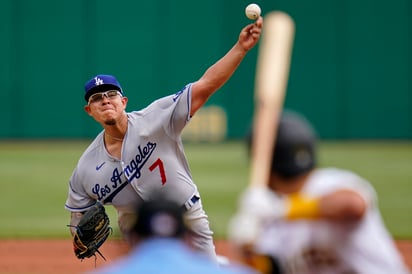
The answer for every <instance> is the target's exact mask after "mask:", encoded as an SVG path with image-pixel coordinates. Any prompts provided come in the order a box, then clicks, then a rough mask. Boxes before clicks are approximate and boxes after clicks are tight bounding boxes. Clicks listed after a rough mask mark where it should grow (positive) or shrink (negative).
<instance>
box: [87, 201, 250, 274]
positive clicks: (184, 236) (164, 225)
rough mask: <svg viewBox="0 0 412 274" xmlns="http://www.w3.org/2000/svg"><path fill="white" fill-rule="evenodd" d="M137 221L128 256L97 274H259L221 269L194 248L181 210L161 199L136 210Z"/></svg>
mask: <svg viewBox="0 0 412 274" xmlns="http://www.w3.org/2000/svg"><path fill="white" fill-rule="evenodd" d="M136 216H137V220H136V222H135V225H134V226H133V228H132V230H131V231H130V232H129V235H128V236H129V239H130V241H131V243H132V250H131V252H130V254H129V255H127V256H126V257H124V258H122V259H119V260H118V261H117V262H114V263H112V264H111V265H109V266H106V267H103V268H101V269H97V271H96V272H93V273H95V274H109V273H111V274H125V273H144V274H162V273H168V274H174V273H176V274H193V273H195V274H212V273H218V274H257V273H256V272H254V271H253V270H252V269H248V268H244V267H241V266H235V265H233V266H232V265H226V266H219V265H218V264H217V263H216V261H214V260H212V259H211V258H210V257H209V256H207V254H205V253H204V252H201V251H199V250H197V249H195V248H194V247H193V246H192V243H193V242H192V240H191V237H192V236H193V235H191V233H190V231H189V230H188V227H187V226H186V222H187V221H186V220H185V219H184V209H183V207H182V206H180V205H178V204H176V203H174V202H171V201H170V200H167V199H165V198H164V197H159V198H157V199H156V201H145V202H143V203H142V204H141V206H139V207H138V209H137V214H136Z"/></svg>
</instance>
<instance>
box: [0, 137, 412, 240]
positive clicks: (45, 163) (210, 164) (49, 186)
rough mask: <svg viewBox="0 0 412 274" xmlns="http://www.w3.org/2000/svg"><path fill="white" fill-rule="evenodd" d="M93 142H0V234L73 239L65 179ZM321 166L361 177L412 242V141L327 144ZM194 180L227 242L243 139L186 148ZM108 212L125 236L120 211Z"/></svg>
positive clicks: (243, 163)
mask: <svg viewBox="0 0 412 274" xmlns="http://www.w3.org/2000/svg"><path fill="white" fill-rule="evenodd" d="M87 145H88V142H83V141H67V142H63V141H55V142H54V141H47V142H46V141H37V142H5V141H4V142H0V176H1V187H0V191H1V197H2V198H1V199H0V216H1V222H0V237H1V238H29V237H30V238H37V237H42V238H62V237H69V235H68V228H67V227H66V224H67V223H68V221H69V213H68V212H67V211H66V210H65V209H64V203H65V200H66V195H67V182H68V179H69V177H70V175H71V172H72V170H73V168H74V166H75V165H76V163H77V160H78V158H79V157H80V155H81V153H82V152H83V150H84V149H85V148H86V147H87ZM319 148H320V151H319V162H320V165H321V166H329V165H333V166H337V167H341V168H348V169H351V170H354V171H356V172H358V173H360V174H361V175H362V176H363V177H365V178H366V179H368V180H369V181H370V182H372V184H373V186H374V187H375V189H376V191H377V193H378V196H379V206H380V208H381V212H382V215H383V217H384V221H385V223H386V225H387V227H388V229H389V230H390V232H391V233H392V234H393V235H394V236H395V237H396V238H408V239H412V230H411V229H410V228H411V227H412V215H411V214H410V212H411V211H412V199H411V196H412V185H411V182H412V142H323V143H321V145H320V147H319ZM186 154H187V157H188V159H189V162H190V167H191V170H192V174H193V178H194V180H195V182H196V184H197V185H198V187H199V190H200V192H201V195H202V201H203V205H204V207H205V209H206V211H207V213H208V215H209V217H210V223H211V227H212V229H213V230H214V231H215V236H216V237H217V238H224V237H225V235H226V226H227V222H228V219H229V217H230V216H231V215H232V214H233V213H234V211H235V208H236V203H237V197H238V195H239V193H240V192H241V191H242V190H243V188H244V187H245V186H246V185H247V181H248V176H249V173H248V172H249V171H248V161H247V155H246V150H245V147H244V145H243V143H241V142H226V143H219V144H192V143H189V144H186ZM108 212H109V215H110V218H111V220H112V224H113V226H114V228H115V235H119V233H118V229H117V223H116V214H115V211H114V209H113V208H112V207H108Z"/></svg>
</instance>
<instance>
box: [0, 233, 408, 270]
mask: <svg viewBox="0 0 412 274" xmlns="http://www.w3.org/2000/svg"><path fill="white" fill-rule="evenodd" d="M396 244H397V246H398V248H399V250H400V251H401V252H402V255H403V256H404V258H405V260H406V262H407V263H408V265H409V267H410V268H411V269H412V241H397V242H396ZM128 251H129V249H128V247H127V245H126V244H125V243H124V242H123V241H121V240H108V241H107V242H106V243H105V244H104V245H103V246H102V247H101V252H102V253H103V255H104V256H105V257H106V259H107V261H104V260H103V259H102V258H100V257H98V258H97V261H96V264H97V267H100V266H103V265H106V264H109V263H111V262H113V261H115V260H116V259H118V258H120V257H121V256H124V255H125V254H127V252H128ZM216 251H217V253H218V254H220V255H224V256H226V257H228V258H229V259H231V260H235V261H236V260H237V256H236V252H235V249H234V248H233V246H231V245H230V244H229V243H228V242H227V241H224V240H221V241H216ZM0 258H1V259H0V273H1V274H5V273H7V274H20V273H21V274H22V273H24V274H29V273H31V274H34V273H36V274H37V273H38V274H40V273H41V274H50V273H63V274H64V273H70V274H76V273H84V272H86V271H89V270H92V269H94V268H95V259H94V258H90V259H86V260H83V261H79V260H77V259H76V257H74V254H73V249H72V245H71V242H70V240H67V239H63V240H0Z"/></svg>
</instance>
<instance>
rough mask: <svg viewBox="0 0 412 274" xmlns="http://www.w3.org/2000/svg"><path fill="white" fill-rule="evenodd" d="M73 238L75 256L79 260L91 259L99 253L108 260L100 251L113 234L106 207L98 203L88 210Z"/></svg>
mask: <svg viewBox="0 0 412 274" xmlns="http://www.w3.org/2000/svg"><path fill="white" fill-rule="evenodd" d="M75 228H76V230H75V233H74V237H73V247H74V254H75V255H76V257H77V258H78V259H81V260H83V259H84V258H90V257H91V256H96V253H98V254H99V255H100V256H101V257H102V258H103V259H104V260H106V258H105V257H104V256H103V255H102V254H101V253H100V251H99V250H98V249H99V247H100V246H101V245H102V244H103V243H104V242H105V241H106V239H107V237H109V235H110V234H111V232H112V228H111V227H110V220H109V216H108V215H107V213H106V211H105V209H104V206H103V205H102V204H101V203H100V202H97V203H96V204H95V205H93V206H92V207H91V208H90V209H89V210H87V211H86V212H85V213H84V214H83V216H82V218H81V219H80V222H79V224H78V225H77V226H75Z"/></svg>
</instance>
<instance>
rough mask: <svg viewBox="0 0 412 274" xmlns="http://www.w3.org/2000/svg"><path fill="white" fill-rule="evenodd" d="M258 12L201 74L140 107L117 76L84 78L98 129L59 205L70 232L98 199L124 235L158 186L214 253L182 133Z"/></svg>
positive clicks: (250, 37)
mask: <svg viewBox="0 0 412 274" xmlns="http://www.w3.org/2000/svg"><path fill="white" fill-rule="evenodd" d="M262 24H263V19H262V18H261V17H260V18H259V19H258V20H256V22H254V23H253V24H249V25H247V26H246V27H244V28H243V29H242V30H241V32H240V35H239V39H238V41H237V42H236V43H235V45H234V46H233V47H232V48H231V49H230V50H229V52H228V53H227V54H226V55H225V56H223V57H222V58H221V59H220V60H219V61H217V62H216V63H215V64H214V65H212V66H211V67H210V68H209V69H208V70H207V71H206V72H205V73H204V74H203V76H202V77H201V78H200V79H199V80H197V81H195V82H193V83H190V84H187V85H186V86H185V87H184V88H182V89H181V90H180V91H178V92H176V93H175V94H173V95H169V96H166V97H163V98H160V99H158V100H156V101H154V102H153V103H151V104H150V105H149V106H147V107H146V108H144V109H142V110H139V111H132V112H126V105H127V102H128V99H127V97H125V93H124V91H123V89H122V88H121V86H120V84H119V82H118V81H117V79H116V78H115V77H114V76H112V75H105V74H100V75H97V76H95V77H93V78H92V79H90V80H89V81H88V82H87V83H86V85H85V96H84V98H85V100H86V103H87V104H86V106H85V107H84V109H85V111H86V112H87V113H88V114H89V115H90V116H91V117H93V118H94V119H95V120H96V121H97V122H98V123H99V124H100V125H101V126H102V127H103V131H102V132H101V133H100V134H98V135H97V137H96V138H95V139H94V141H93V142H92V143H91V144H90V146H89V147H88V148H87V149H86V151H85V152H84V153H83V155H82V156H81V158H80V160H79V162H78V164H77V166H76V168H75V169H74V171H73V174H72V176H71V178H70V181H69V192H68V198H67V201H66V204H65V208H66V209H67V210H69V211H70V212H71V222H70V225H71V228H72V229H71V231H72V234H73V233H74V232H75V228H76V225H77V224H78V223H79V220H80V218H81V217H82V215H83V213H84V212H85V211H86V210H87V209H89V208H90V207H91V206H92V205H94V204H95V203H96V201H100V202H101V203H102V204H104V205H113V206H114V207H115V208H116V209H117V212H118V224H119V228H120V230H121V232H122V233H123V234H124V236H125V238H127V231H128V229H129V228H130V227H131V225H132V224H133V222H134V219H135V218H134V214H133V212H134V208H135V207H136V204H138V203H139V202H141V201H142V200H144V201H151V200H153V199H154V198H153V197H157V196H159V195H157V194H159V193H161V194H162V195H164V196H167V197H169V198H170V199H172V200H173V201H175V202H177V203H179V204H180V205H181V206H182V207H183V208H184V209H185V210H186V214H185V217H186V219H187V221H188V222H189V227H190V230H191V231H192V234H193V235H194V245H195V246H196V247H197V248H199V249H200V250H202V251H204V252H206V253H208V254H210V255H211V256H212V257H214V256H215V248H214V244H213V238H212V234H213V233H212V231H211V229H210V227H209V222H208V218H207V215H206V213H205V211H204V210H203V208H202V203H201V200H200V194H199V192H198V189H197V187H196V185H195V183H194V182H193V178H192V176H191V173H190V169H189V165H188V162H187V160H186V157H185V153H184V150H183V144H182V140H181V132H182V130H183V129H184V127H185V126H186V124H187V123H188V122H189V121H190V119H191V117H192V116H193V115H194V114H195V113H196V111H197V110H198V109H199V108H200V107H201V106H203V105H204V103H205V102H206V101H207V99H208V98H209V97H210V96H211V95H212V94H213V93H214V92H215V91H216V90H218V89H219V88H220V87H221V86H222V85H223V84H224V83H226V81H227V80H228V79H229V78H230V77H231V75H232V74H233V73H234V71H235V70H236V68H237V67H238V66H239V64H240V63H241V61H242V59H243V58H244V57H245V55H246V53H247V52H248V51H249V50H250V49H251V48H253V47H254V46H255V45H256V43H257V42H258V40H259V37H260V32H261V28H262Z"/></svg>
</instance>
